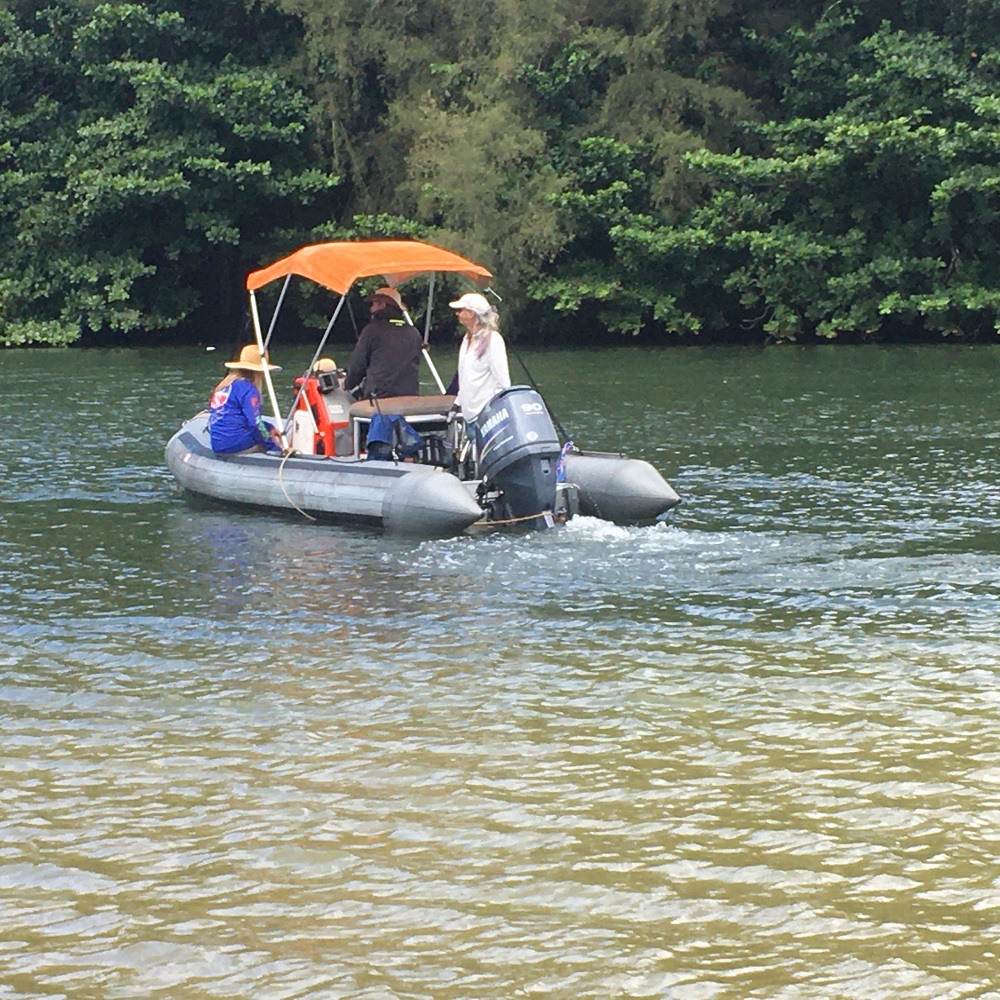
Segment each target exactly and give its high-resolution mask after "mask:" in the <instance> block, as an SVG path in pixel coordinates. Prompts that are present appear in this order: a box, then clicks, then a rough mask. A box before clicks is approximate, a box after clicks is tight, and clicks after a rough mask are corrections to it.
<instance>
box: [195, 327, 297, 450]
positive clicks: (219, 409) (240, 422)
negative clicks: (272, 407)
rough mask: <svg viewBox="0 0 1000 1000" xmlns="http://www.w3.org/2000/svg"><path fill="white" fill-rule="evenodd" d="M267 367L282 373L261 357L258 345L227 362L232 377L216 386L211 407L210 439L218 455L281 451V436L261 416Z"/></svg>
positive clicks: (251, 346)
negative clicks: (262, 386)
mask: <svg viewBox="0 0 1000 1000" xmlns="http://www.w3.org/2000/svg"><path fill="white" fill-rule="evenodd" d="M264 365H267V369H268V371H272V372H280V371H281V368H279V367H278V365H272V364H271V363H270V362H268V361H267V359H266V358H262V357H261V353H260V349H259V348H258V347H257V345H256V344H247V346H246V347H244V348H243V350H242V351H240V356H239V358H237V359H236V360H235V361H227V362H226V367H227V368H229V369H231V370H232V371H231V374H229V375H227V376H226V377H225V378H224V379H223V380H222V381H221V382H220V383H219V384H218V385H217V386H216V387H215V389H214V390H213V391H212V398H211V400H210V401H209V404H208V436H209V440H210V441H211V444H212V451H214V452H216V453H217V454H219V455H234V454H237V453H238V452H247V451H281V435H280V434H279V433H278V432H277V431H276V430H275V429H274V428H273V427H268V426H267V424H265V423H264V421H263V419H262V418H261V415H260V390H261V384H262V382H263V377H264V375H263V373H264Z"/></svg>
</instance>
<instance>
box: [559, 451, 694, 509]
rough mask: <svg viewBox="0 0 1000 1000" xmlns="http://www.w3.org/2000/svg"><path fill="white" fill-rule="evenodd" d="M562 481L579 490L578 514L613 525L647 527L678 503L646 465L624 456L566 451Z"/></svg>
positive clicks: (672, 493) (665, 484)
mask: <svg viewBox="0 0 1000 1000" xmlns="http://www.w3.org/2000/svg"><path fill="white" fill-rule="evenodd" d="M565 469H566V482H567V483H569V484H571V485H575V486H576V487H577V489H578V491H579V493H578V502H579V511H580V513H581V514H586V515H588V516H590V517H599V518H601V519H602V520H605V521H614V522H615V523H616V524H650V523H652V522H653V521H656V520H659V519H660V518H661V517H663V515H664V514H666V513H667V512H668V511H669V510H671V509H672V508H673V507H676V506H677V504H679V503H680V502H681V498H680V497H679V496H678V495H677V493H676V492H674V489H673V487H672V486H671V485H670V484H669V483H668V482H667V481H666V480H665V479H664V478H663V477H662V476H661V475H660V474H659V472H657V471H656V469H655V468H653V466H652V465H650V464H649V462H644V461H642V460H641V459H638V458H627V457H626V456H624V455H614V454H602V453H598V452H591V453H587V452H569V453H568V454H567V455H566V457H565Z"/></svg>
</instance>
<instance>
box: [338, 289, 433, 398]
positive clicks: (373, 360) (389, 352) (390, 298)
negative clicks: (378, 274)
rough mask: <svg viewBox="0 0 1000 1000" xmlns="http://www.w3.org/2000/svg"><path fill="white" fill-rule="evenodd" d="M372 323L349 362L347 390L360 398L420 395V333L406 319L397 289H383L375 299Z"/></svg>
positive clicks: (372, 302) (421, 346)
mask: <svg viewBox="0 0 1000 1000" xmlns="http://www.w3.org/2000/svg"><path fill="white" fill-rule="evenodd" d="M369 308H370V313H371V321H370V322H369V323H368V324H367V326H365V328H364V329H363V330H362V331H361V336H360V337H359V338H358V343H357V346H356V347H355V348H354V350H353V351H352V352H351V357H350V360H349V361H348V362H347V377H346V379H345V380H344V387H345V388H346V389H347V390H348V391H350V392H353V393H354V394H355V396H357V397H358V398H359V399H364V398H368V397H370V396H371V395H372V394H373V393H374V394H375V395H376V396H377V397H378V398H379V399H384V398H385V397H386V396H417V395H419V394H420V353H421V351H422V349H423V341H422V340H421V339H420V334H419V333H418V332H417V330H416V329H415V328H414V327H412V326H411V325H410V324H409V323H407V322H406V320H405V319H404V318H403V308H404V306H403V300H402V299H401V298H400V296H399V292H397V291H396V289H395V288H380V289H378V291H376V292H375V294H374V295H373V296H372V298H371V305H370V307H369Z"/></svg>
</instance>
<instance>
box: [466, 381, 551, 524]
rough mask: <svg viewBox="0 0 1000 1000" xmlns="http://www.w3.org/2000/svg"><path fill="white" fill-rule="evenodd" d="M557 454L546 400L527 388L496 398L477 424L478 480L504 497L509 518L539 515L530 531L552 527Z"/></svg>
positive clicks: (511, 389)
mask: <svg viewBox="0 0 1000 1000" xmlns="http://www.w3.org/2000/svg"><path fill="white" fill-rule="evenodd" d="M560 451H561V445H560V443H559V438H558V436H557V435H556V429H555V427H554V426H553V424H552V418H551V417H550V416H549V411H548V409H547V408H546V406H545V401H544V400H543V399H542V397H541V396H540V395H539V394H538V393H537V392H536V391H535V390H534V389H531V388H529V387H528V386H524V385H515V386H511V387H510V388H509V389H504V390H502V391H501V392H499V393H497V394H496V395H495V396H494V397H493V398H492V399H491V400H490V401H489V403H487V404H486V406H484V407H483V409H482V411H481V412H480V414H479V416H478V418H477V419H476V454H477V456H478V465H479V475H480V476H481V477H482V478H483V479H484V480H486V481H488V483H489V484H490V485H491V486H493V487H494V488H495V489H498V490H499V491H500V492H501V493H502V494H503V499H504V504H505V506H506V508H507V511H508V513H509V516H510V517H511V518H532V517H533V515H538V517H537V519H536V521H533V522H532V523H531V524H530V525H529V527H535V528H544V527H546V525H547V524H549V523H551V515H552V511H553V510H554V509H555V505H556V469H557V466H558V463H559V455H560ZM546 515H547V516H546Z"/></svg>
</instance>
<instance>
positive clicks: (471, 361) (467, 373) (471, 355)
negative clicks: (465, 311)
mask: <svg viewBox="0 0 1000 1000" xmlns="http://www.w3.org/2000/svg"><path fill="white" fill-rule="evenodd" d="M474 344H475V341H474V340H473V343H472V344H470V343H469V338H468V337H463V338H462V346H461V347H460V348H459V349H458V396H457V397H456V399H455V402H456V403H457V404H458V405H459V407H460V408H461V410H462V416H463V417H464V418H465V419H466V420H475V419H476V417H478V416H479V411H480V410H482V408H483V407H484V406H485V405H486V404H487V403H488V402H489V401H490V400H491V399H492V398H493V397H494V396H495V395H496V394H497V393H498V392H499V391H500V390H501V389H509V388H510V369H509V367H508V365H507V348H506V346H505V345H504V342H503V337H502V336H501V335H500V334H499V333H491V334H490V342H489V345H488V346H487V348H486V350H485V351H484V352H483V356H482V357H478V356H477V354H476V348H475V346H474Z"/></svg>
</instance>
